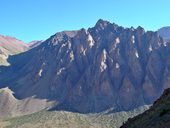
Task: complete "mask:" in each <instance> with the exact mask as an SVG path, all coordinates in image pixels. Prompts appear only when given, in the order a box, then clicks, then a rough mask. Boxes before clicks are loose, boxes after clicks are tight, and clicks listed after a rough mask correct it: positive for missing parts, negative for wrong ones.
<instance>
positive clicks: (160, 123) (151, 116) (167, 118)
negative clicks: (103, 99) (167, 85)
mask: <svg viewBox="0 0 170 128" xmlns="http://www.w3.org/2000/svg"><path fill="white" fill-rule="evenodd" d="M169 103H170V89H166V90H165V91H164V93H163V95H162V96H161V97H160V98H159V99H158V100H156V101H155V102H154V104H153V106H152V107H151V108H150V109H149V110H147V111H145V112H144V113H143V114H140V115H138V116H136V117H134V118H130V119H128V121H127V122H126V123H125V124H124V125H123V126H122V127H121V128H169V127H170V104H169Z"/></svg>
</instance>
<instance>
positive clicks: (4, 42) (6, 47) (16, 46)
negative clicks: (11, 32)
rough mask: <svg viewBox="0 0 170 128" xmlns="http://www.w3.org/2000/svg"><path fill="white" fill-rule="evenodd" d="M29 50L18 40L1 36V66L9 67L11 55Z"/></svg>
mask: <svg viewBox="0 0 170 128" xmlns="http://www.w3.org/2000/svg"><path fill="white" fill-rule="evenodd" d="M27 49H28V46H27V45H26V44H25V43H24V42H23V41H20V40H18V39H16V38H13V37H10V36H3V35H0V65H9V63H8V62H7V58H8V56H9V55H14V54H18V53H21V52H24V51H26V50H27Z"/></svg>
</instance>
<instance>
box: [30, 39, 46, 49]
mask: <svg viewBox="0 0 170 128" xmlns="http://www.w3.org/2000/svg"><path fill="white" fill-rule="evenodd" d="M42 42H43V41H42V40H34V41H31V42H30V43H28V46H29V48H30V49H32V48H35V47H37V46H39V45H40V44H41V43H42Z"/></svg>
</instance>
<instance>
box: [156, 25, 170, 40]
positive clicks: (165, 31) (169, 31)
mask: <svg viewBox="0 0 170 128" xmlns="http://www.w3.org/2000/svg"><path fill="white" fill-rule="evenodd" d="M158 33H159V35H160V36H162V37H163V38H164V40H166V41H167V40H170V27H169V26H168V27H163V28H160V29H159V30H158Z"/></svg>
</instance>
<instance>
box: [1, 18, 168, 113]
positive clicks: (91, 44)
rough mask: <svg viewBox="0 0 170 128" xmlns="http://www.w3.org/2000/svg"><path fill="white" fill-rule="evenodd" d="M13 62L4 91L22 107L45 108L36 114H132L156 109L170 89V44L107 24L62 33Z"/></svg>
mask: <svg viewBox="0 0 170 128" xmlns="http://www.w3.org/2000/svg"><path fill="white" fill-rule="evenodd" d="M8 61H9V63H10V66H8V67H4V66H1V67H0V87H1V88H6V87H8V89H10V90H11V92H13V96H14V97H15V98H16V99H17V100H19V101H20V102H22V101H24V100H25V99H27V98H28V99H29V100H31V101H32V100H38V101H39V104H43V105H42V107H41V108H35V109H34V112H35V111H40V109H48V110H51V111H52V110H64V111H71V112H79V113H100V112H103V111H106V110H108V109H112V112H119V111H129V110H133V109H135V108H137V107H140V106H144V105H147V104H152V103H153V101H154V100H155V99H157V98H158V97H159V96H160V95H161V93H162V92H163V90H164V89H165V88H168V87H169V86H170V85H169V82H170V44H169V43H167V44H166V45H165V43H164V41H163V39H162V38H161V37H160V36H159V35H158V33H157V32H152V31H147V32H146V31H145V30H144V29H143V28H142V27H140V26H139V27H138V28H136V29H135V28H133V27H132V28H124V27H122V26H118V25H117V24H114V23H113V24H112V23H110V22H108V21H104V20H101V19H100V20H99V21H98V22H97V23H96V25H95V26H94V27H92V28H89V29H88V30H86V29H80V30H77V31H63V32H58V33H56V34H55V35H53V36H51V37H50V38H49V39H47V40H45V41H44V42H42V43H41V44H40V45H39V46H37V47H35V48H32V49H30V50H29V51H26V52H24V53H21V54H18V55H14V56H10V57H9V59H8ZM48 102H50V103H48ZM21 104H22V103H21ZM37 105H38V104H37V102H31V106H32V107H33V106H37ZM19 106H22V105H19ZM27 107H28V108H29V110H28V112H27V113H32V112H33V110H32V108H30V107H29V106H27V104H25V106H24V108H25V109H26V110H27ZM33 108H34V107H33ZM18 109H20V107H19V108H18ZM0 111H1V108H0ZM11 113H12V112H11ZM20 113H22V114H25V112H22V111H20ZM14 115H15V114H14Z"/></svg>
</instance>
